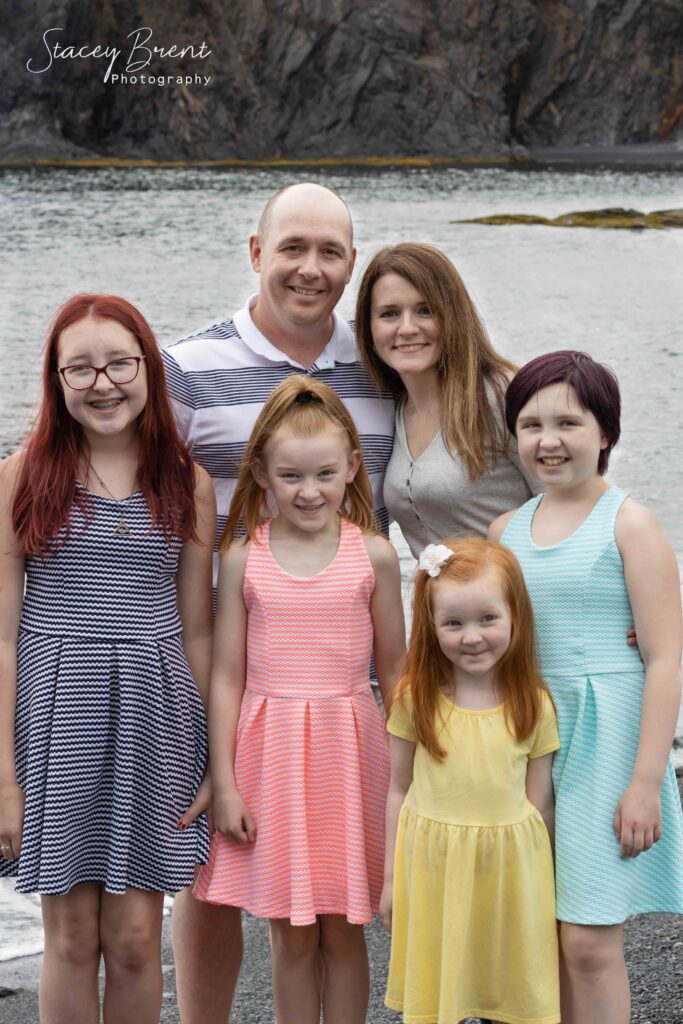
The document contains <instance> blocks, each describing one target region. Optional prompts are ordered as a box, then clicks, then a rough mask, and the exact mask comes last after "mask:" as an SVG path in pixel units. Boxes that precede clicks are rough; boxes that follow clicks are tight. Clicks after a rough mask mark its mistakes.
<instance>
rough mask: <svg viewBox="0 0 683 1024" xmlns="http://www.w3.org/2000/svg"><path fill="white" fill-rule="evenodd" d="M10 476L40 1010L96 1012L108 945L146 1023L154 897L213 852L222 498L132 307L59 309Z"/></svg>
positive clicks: (7, 659)
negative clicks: (33, 409) (41, 953)
mask: <svg viewBox="0 0 683 1024" xmlns="http://www.w3.org/2000/svg"><path fill="white" fill-rule="evenodd" d="M0 478H1V479H0V494H1V495H2V497H1V498H0V501H1V503H2V505H1V510H0V531H1V533H0V560H1V562H0V566H1V569H2V578H3V585H2V589H1V590H0V854H1V859H0V865H1V868H0V873H2V874H4V875H16V876H17V891H18V892H25V893H40V895H41V902H42V910H43V923H44V929H45V957H44V960H43V970H42V975H41V981H40V1010H41V1020H42V1021H44V1022H49V1024H57V1022H60V1024H61V1022H63V1021H67V1020H68V1021H69V1024H86V1022H88V1024H91V1022H92V1021H94V1020H99V1013H100V1008H99V988H98V968H99V963H100V958H101V957H103V958H104V963H105V969H106V983H105V990H104V1019H105V1020H109V1021H123V1020H135V1021H136V1022H137V1024H147V1022H149V1024H152V1022H157V1021H158V1020H159V1012H160V1007H161V996H162V974H161V956H160V938H161V916H162V907H163V894H164V892H168V891H176V890H179V889H182V888H184V887H185V886H187V885H188V884H189V883H190V882H191V881H192V876H193V871H194V865H195V862H196V861H198V860H199V861H203V860H205V859H206V855H207V852H208V835H207V823H206V819H205V817H204V815H203V814H201V813H200V812H201V811H202V810H203V809H204V808H205V807H206V806H207V804H208V788H209V787H208V781H204V782H203V781H202V778H203V775H204V769H205V761H206V721H205V716H204V708H203V704H202V695H201V693H200V690H201V688H202V687H204V685H205V683H206V681H207V680H208V670H209V661H210V643H211V597H210V594H211V549H212V543H213V533H214V529H215V509H214V498H213V489H212V487H211V484H210V481H209V478H208V476H207V475H206V473H205V472H204V471H203V470H201V469H198V468H197V467H196V466H193V464H192V462H191V461H190V458H189V455H188V453H187V451H186V449H185V447H184V446H183V444H182V442H181V441H180V439H179V437H178V434H177V432H176V428H175V424H174V420H173V416H172V412H171V409H170V405H169V401H168V399H167V396H166V387H165V380H164V372H163V364H162V361H161V357H160V353H159V350H158V348H157V345H156V342H155V340H154V336H153V334H152V332H151V330H150V328H149V325H148V324H147V323H146V321H145V319H144V318H143V317H142V315H141V314H140V313H139V312H138V310H136V309H135V308H134V307H133V306H131V305H130V304H129V303H127V302H125V301H124V300H123V299H120V298H117V297H116V296H103V295H78V296H75V297H74V298H72V299H71V300H70V301H69V302H67V303H66V304H65V305H64V306H63V307H62V308H61V309H60V310H59V311H58V312H57V315H56V317H55V320H54V322H53V324H52V327H51V330H50V333H49V336H48V341H47V346H46V350H45V363H44V370H43V400H42V404H41V407H40V410H39V413H38V416H37V420H36V423H35V425H34V427H33V430H32V432H31V435H30V437H29V439H28V443H27V445H26V447H25V448H24V449H23V450H22V451H20V452H18V453H16V454H15V455H12V456H11V457H10V458H8V459H7V460H6V461H5V462H4V463H3V464H2V466H0ZM24 585H26V590H25V593H24ZM193 677H194V678H193Z"/></svg>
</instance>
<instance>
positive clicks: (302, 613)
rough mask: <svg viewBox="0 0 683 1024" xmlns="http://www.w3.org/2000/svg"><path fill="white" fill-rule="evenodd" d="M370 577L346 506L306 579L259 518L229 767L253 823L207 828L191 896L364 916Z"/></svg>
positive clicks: (380, 801) (371, 747)
mask: <svg viewBox="0 0 683 1024" xmlns="http://www.w3.org/2000/svg"><path fill="white" fill-rule="evenodd" d="M374 583H375V579H374V573H373V570H372V565H371V563H370V559H369V557H368V554H367V551H366V548H365V544H364V542H363V536H362V534H361V531H360V530H359V529H358V528H357V527H356V526H354V525H353V524H351V523H349V522H348V521H347V520H345V519H342V521H341V532H340V538H339V548H338V551H337V554H336V556H335V558H334V560H333V561H332V562H331V563H330V565H328V566H327V568H325V569H323V570H322V572H319V573H317V575H315V576H311V577H307V578H303V579H302V578H298V577H295V576H291V575H290V574H289V573H287V572H285V570H284V569H283V568H282V567H281V566H280V565H279V564H278V563H277V562H276V561H275V558H274V557H273V555H272V553H271V550H270V527H269V524H268V523H266V524H265V525H264V526H263V527H262V528H261V529H260V531H259V534H258V535H257V538H256V539H255V540H254V541H252V543H251V546H250V549H249V554H248V557H247V564H246V570H245V576H244V600H245V604H246V607H247V617H248V618H247V670H246V686H245V690H244V696H243V699H242V708H241V712H240V718H239V724H238V727H237V745H236V753H235V778H236V781H237V786H238V789H239V791H240V794H241V796H242V798H243V800H244V802H245V804H246V806H247V807H248V808H249V810H250V812H251V814H252V815H253V817H254V820H255V822H256V828H257V837H256V840H255V842H254V843H252V844H248V845H246V846H240V845H238V844H236V843H234V842H232V841H231V840H229V839H226V838H225V837H224V836H223V835H222V834H221V833H218V832H217V833H216V834H215V835H214V837H213V839H212V842H211V852H210V855H209V862H208V864H206V866H205V867H203V868H202V869H201V870H200V872H199V877H198V879H197V884H196V887H195V891H194V892H195V896H196V897H197V898H198V899H200V900H204V901H206V902H209V903H222V904H229V905H231V906H236V907H243V908H244V909H245V910H248V911H249V913H251V914H254V915H255V916H256V917H269V918H271V917H272V918H289V920H290V921H291V923H292V924H295V925H306V924H312V923H313V922H314V921H315V919H316V915H318V914H342V915H344V916H345V917H346V918H347V920H348V921H349V922H351V923H352V924H366V923H367V922H369V921H370V920H372V915H373V913H376V912H377V910H378V906H379V897H380V894H381V890H382V881H383V874H384V870H383V869H384V810H385V802H386V795H387V788H388V784H389V757H388V745H387V737H386V733H385V730H384V723H383V721H382V716H381V714H380V712H379V709H378V708H377V705H376V703H375V699H374V696H373V694H372V691H371V687H370V673H369V669H370V656H371V652H372V641H373V628H372V620H371V618H370V599H371V597H372V591H373V587H374Z"/></svg>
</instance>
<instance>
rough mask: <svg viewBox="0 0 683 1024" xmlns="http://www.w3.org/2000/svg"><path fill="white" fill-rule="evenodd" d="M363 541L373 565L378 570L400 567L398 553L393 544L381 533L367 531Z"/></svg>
mask: <svg viewBox="0 0 683 1024" xmlns="http://www.w3.org/2000/svg"><path fill="white" fill-rule="evenodd" d="M363 543H364V544H365V550H366V551H367V553H368V557H369V558H370V561H371V562H372V567H373V569H374V570H375V572H377V571H378V570H383V571H391V570H392V569H394V568H396V569H398V567H399V565H398V555H397V554H396V549H395V547H394V546H393V544H392V543H391V542H390V541H388V540H387V538H386V537H383V536H382V535H381V534H379V533H366V534H364V535H363Z"/></svg>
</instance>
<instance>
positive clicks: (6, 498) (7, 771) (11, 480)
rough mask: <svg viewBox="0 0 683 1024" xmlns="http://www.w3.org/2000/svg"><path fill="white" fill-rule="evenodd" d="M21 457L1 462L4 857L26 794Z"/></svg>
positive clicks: (14, 840) (13, 844)
mask: <svg viewBox="0 0 683 1024" xmlns="http://www.w3.org/2000/svg"><path fill="white" fill-rule="evenodd" d="M20 466H21V455H20V454H17V455H12V456H10V458H9V459H6V460H5V461H4V462H3V463H1V464H0V845H1V846H2V847H4V849H2V850H0V856H4V857H5V859H7V860H11V859H13V858H14V857H18V856H19V854H20V852H21V833H22V827H23V820H24V794H23V792H22V790H21V788H20V786H19V784H18V782H17V774H16V768H15V762H14V719H15V709H16V699H17V636H18V633H19V621H20V619H21V607H22V604H23V600H24V556H23V554H22V553H21V551H20V550H19V546H18V544H17V540H16V537H15V536H14V530H13V529H12V502H13V500H14V488H15V485H16V482H17V476H18V472H19V469H20Z"/></svg>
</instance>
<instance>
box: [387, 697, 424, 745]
mask: <svg viewBox="0 0 683 1024" xmlns="http://www.w3.org/2000/svg"><path fill="white" fill-rule="evenodd" d="M410 708H411V701H410V697H409V695H408V694H407V693H404V694H402V695H401V696H400V697H398V698H397V699H396V700H395V701H394V703H393V705H392V708H391V714H390V715H389V719H388V721H387V732H390V733H391V734H392V735H393V736H399V737H400V738H401V739H402V740H410V742H411V743H416V742H417V736H416V734H415V730H414V728H413V721H412V715H411V711H410Z"/></svg>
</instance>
